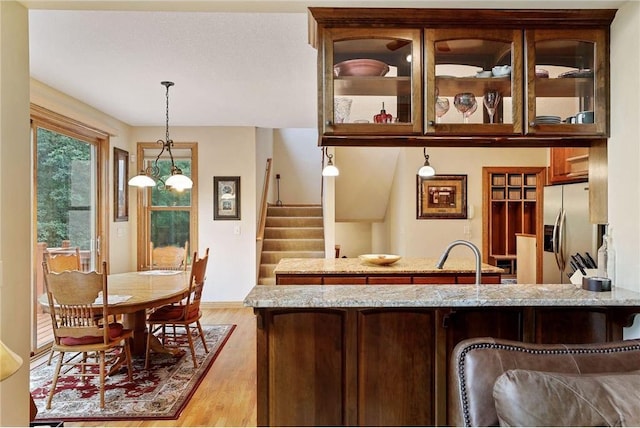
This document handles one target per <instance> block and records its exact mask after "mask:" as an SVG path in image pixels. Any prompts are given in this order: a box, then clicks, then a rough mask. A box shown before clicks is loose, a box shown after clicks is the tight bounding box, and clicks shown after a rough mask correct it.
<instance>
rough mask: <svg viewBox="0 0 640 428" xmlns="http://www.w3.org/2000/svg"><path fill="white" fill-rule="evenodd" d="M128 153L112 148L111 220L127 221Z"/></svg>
mask: <svg viewBox="0 0 640 428" xmlns="http://www.w3.org/2000/svg"><path fill="white" fill-rule="evenodd" d="M128 181H129V152H128V151H126V150H122V149H119V148H117V147H114V148H113V220H114V221H129V185H128V184H127V182H128Z"/></svg>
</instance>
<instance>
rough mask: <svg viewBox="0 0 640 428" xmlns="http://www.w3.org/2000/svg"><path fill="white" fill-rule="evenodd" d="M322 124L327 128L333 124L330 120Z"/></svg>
mask: <svg viewBox="0 0 640 428" xmlns="http://www.w3.org/2000/svg"><path fill="white" fill-rule="evenodd" d="M324 124H325V125H327V126H331V125H333V122H331V121H330V120H327V121H326V122H325V123H324Z"/></svg>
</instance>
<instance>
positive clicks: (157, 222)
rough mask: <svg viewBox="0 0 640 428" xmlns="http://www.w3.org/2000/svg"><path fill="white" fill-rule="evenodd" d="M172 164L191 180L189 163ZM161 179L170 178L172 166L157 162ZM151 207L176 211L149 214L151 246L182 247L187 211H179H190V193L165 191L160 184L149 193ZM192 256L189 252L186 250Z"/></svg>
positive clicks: (186, 237) (186, 225) (187, 218)
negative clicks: (172, 208)
mask: <svg viewBox="0 0 640 428" xmlns="http://www.w3.org/2000/svg"><path fill="white" fill-rule="evenodd" d="M175 164H176V166H177V167H178V168H180V169H181V170H182V173H183V174H185V175H186V176H188V177H190V176H191V159H179V160H178V159H177V160H176V161H175ZM158 168H160V176H161V177H162V180H163V181H165V180H166V179H167V178H169V174H170V171H171V162H170V161H169V160H160V161H158ZM151 204H152V206H153V207H169V208H171V207H175V208H177V209H176V210H163V211H160V210H153V209H152V211H151V242H153V245H154V246H156V247H164V246H167V245H175V246H177V247H182V246H184V243H185V242H186V241H190V239H189V229H190V210H188V209H187V210H180V209H179V208H182V207H184V208H190V207H191V190H189V189H187V190H184V191H182V192H176V191H172V190H167V189H166V188H164V186H163V185H162V183H160V182H158V185H156V187H154V188H153V189H152V190H151ZM189 252H191V249H189Z"/></svg>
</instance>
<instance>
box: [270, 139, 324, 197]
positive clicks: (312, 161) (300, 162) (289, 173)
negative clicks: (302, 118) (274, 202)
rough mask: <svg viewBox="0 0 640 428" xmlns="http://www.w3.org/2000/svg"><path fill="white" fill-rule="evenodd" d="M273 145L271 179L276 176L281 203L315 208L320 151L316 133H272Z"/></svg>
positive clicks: (319, 184)
mask: <svg viewBox="0 0 640 428" xmlns="http://www.w3.org/2000/svg"><path fill="white" fill-rule="evenodd" d="M273 141H274V148H273V163H274V169H273V176H274V177H275V175H276V174H280V200H281V201H282V203H283V204H285V205H286V204H291V203H294V204H319V203H320V188H321V185H322V184H321V183H322V175H321V173H322V150H320V148H319V147H318V132H317V130H316V129H308V128H296V129H276V130H274V140H273ZM276 191H277V189H276ZM276 199H277V195H276Z"/></svg>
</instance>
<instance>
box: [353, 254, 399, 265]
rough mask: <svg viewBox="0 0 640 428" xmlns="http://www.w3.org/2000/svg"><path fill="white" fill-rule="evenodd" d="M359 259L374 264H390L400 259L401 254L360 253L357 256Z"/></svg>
mask: <svg viewBox="0 0 640 428" xmlns="http://www.w3.org/2000/svg"><path fill="white" fill-rule="evenodd" d="M358 258H359V259H360V260H362V261H363V262H366V263H373V264H374V265H390V264H392V263H395V262H397V261H398V260H400V259H401V256H398V255H395V254H361V255H359V256H358Z"/></svg>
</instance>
